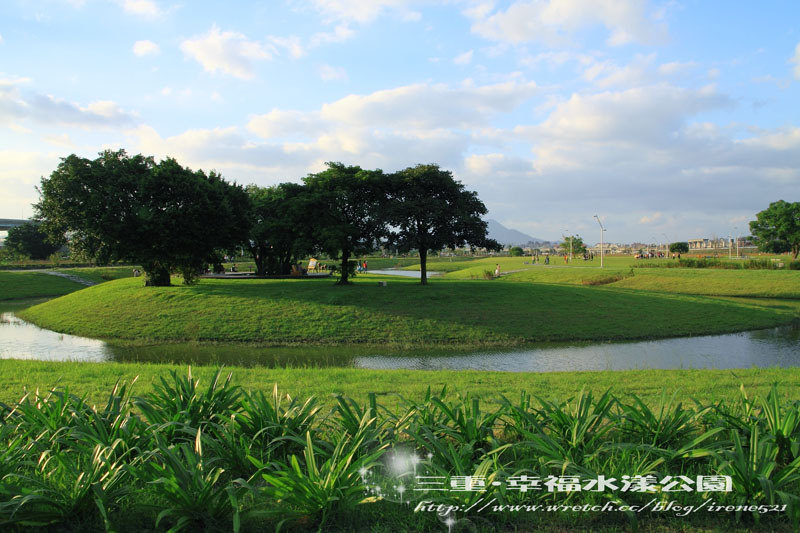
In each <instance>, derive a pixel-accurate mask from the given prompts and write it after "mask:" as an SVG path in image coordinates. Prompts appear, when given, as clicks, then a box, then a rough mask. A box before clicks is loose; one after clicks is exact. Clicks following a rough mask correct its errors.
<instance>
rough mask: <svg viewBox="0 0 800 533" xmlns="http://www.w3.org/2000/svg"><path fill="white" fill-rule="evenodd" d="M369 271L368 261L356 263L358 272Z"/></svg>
mask: <svg viewBox="0 0 800 533" xmlns="http://www.w3.org/2000/svg"><path fill="white" fill-rule="evenodd" d="M366 271H367V261H366V259H365V260H364V261H359V262H358V263H356V272H366Z"/></svg>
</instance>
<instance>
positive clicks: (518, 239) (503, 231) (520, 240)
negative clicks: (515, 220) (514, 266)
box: [486, 219, 544, 246]
mask: <svg viewBox="0 0 800 533" xmlns="http://www.w3.org/2000/svg"><path fill="white" fill-rule="evenodd" d="M486 223H487V225H488V229H489V238H490V239H494V240H496V241H497V242H499V243H500V244H508V245H510V246H518V245H523V244H528V243H529V242H541V241H543V240H544V239H537V238H536V237H531V236H530V235H526V234H525V233H522V232H521V231H517V230H515V229H511V228H507V227H505V226H504V225H502V224H501V223H499V222H498V221H496V220H492V219H489V220H487V221H486Z"/></svg>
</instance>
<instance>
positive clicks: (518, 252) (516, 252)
mask: <svg viewBox="0 0 800 533" xmlns="http://www.w3.org/2000/svg"><path fill="white" fill-rule="evenodd" d="M524 253H525V252H524V251H523V250H522V248H521V247H519V246H512V247H511V249H509V250H508V255H510V256H511V257H522V255H523V254H524Z"/></svg>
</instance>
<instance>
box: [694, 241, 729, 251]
mask: <svg viewBox="0 0 800 533" xmlns="http://www.w3.org/2000/svg"><path fill="white" fill-rule="evenodd" d="M687 242H688V243H689V250H717V249H719V248H728V246H731V245H734V246H735V243H736V241H735V240H733V239H730V240H729V239H689V240H688V241H687Z"/></svg>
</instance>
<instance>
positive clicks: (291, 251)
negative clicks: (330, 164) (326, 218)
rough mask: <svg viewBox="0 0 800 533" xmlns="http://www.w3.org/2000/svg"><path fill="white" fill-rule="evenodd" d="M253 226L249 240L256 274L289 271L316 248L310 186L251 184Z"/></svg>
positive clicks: (284, 272) (251, 217)
mask: <svg viewBox="0 0 800 533" xmlns="http://www.w3.org/2000/svg"><path fill="white" fill-rule="evenodd" d="M246 191H247V194H248V195H249V197H250V201H251V203H252V210H251V212H250V220H251V222H252V228H251V230H250V237H249V239H248V242H249V248H250V253H251V254H252V256H253V259H254V260H255V263H256V274H258V275H259V276H264V275H268V274H289V273H290V272H291V267H292V265H293V264H295V262H296V261H298V260H299V259H300V258H303V257H305V256H306V255H307V254H309V253H311V252H312V251H313V249H314V246H313V234H312V233H311V231H310V229H311V226H312V224H311V220H312V218H313V217H314V214H313V210H312V209H311V208H310V206H309V203H310V197H309V194H308V191H307V189H306V188H305V187H304V186H302V185H298V184H296V183H281V184H280V185H276V186H274V187H258V186H256V185H248V186H247V188H246Z"/></svg>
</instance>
